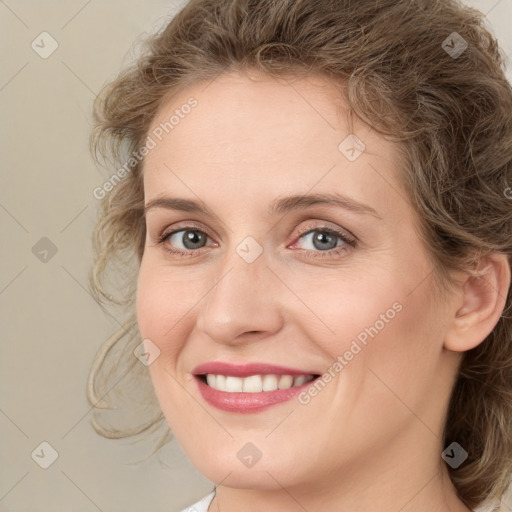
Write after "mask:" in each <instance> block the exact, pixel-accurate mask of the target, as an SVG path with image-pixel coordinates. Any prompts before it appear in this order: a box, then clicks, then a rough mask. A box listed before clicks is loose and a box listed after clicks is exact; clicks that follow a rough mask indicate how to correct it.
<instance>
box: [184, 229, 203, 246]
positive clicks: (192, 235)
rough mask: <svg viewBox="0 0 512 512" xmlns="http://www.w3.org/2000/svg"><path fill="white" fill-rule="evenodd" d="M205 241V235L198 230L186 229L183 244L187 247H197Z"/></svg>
mask: <svg viewBox="0 0 512 512" xmlns="http://www.w3.org/2000/svg"><path fill="white" fill-rule="evenodd" d="M203 242H204V237H203V235H202V233H199V232H198V231H186V232H185V233H184V235H183V245H184V246H185V247H186V248H187V249H197V248H198V247H201V244H202V243H203Z"/></svg>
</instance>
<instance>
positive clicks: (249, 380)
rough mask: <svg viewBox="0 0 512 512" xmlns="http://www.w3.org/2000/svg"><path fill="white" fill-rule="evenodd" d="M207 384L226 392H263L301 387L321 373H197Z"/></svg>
mask: <svg viewBox="0 0 512 512" xmlns="http://www.w3.org/2000/svg"><path fill="white" fill-rule="evenodd" d="M197 377H198V378H199V379H200V380H201V381H202V382H203V383H204V384H206V385H207V386H209V387H210V388H212V389H215V390H217V391H223V392H226V393H262V392H265V391H277V390H279V389H290V388H294V387H300V386H303V385H304V384H307V383H309V382H311V381H313V380H315V379H316V378H317V377H319V375H316V374H314V375H276V374H258V375H250V376H248V377H235V376H232V375H220V374H219V375H215V374H212V373H207V374H203V375H197Z"/></svg>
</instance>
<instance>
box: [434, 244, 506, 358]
mask: <svg viewBox="0 0 512 512" xmlns="http://www.w3.org/2000/svg"><path fill="white" fill-rule="evenodd" d="M510 279H511V272H510V263H509V261H508V258H507V256H506V255H505V254H501V253H493V254H491V255H488V256H486V257H485V258H484V259H482V260H480V261H479V264H478V267H477V270H476V273H473V274H471V275H467V276H466V278H465V280H464V281H463V282H462V283H461V293H460V294H459V297H461V298H459V302H458V304H456V309H455V314H454V317H453V319H452V322H451V325H450V328H449V329H448V331H447V333H446V335H445V342H444V348H445V349H447V350H451V351H454V352H465V351H467V350H471V349H472V348H475V347H476V346H478V345H479V344H480V343H482V342H483V341H484V340H485V338H486V337H487V336H488V335H489V334H490V333H491V332H492V330H493V329H494V327H495V326H496V324H497V323H498V321H499V319H500V316H501V315H502V313H503V310H504V308H505V303H506V297H507V293H508V290H509V287H510Z"/></svg>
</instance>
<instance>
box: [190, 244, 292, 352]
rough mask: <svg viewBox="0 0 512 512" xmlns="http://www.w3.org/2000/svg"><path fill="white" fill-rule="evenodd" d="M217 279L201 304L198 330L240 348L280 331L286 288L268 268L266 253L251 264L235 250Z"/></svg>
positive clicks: (220, 341)
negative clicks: (282, 301) (242, 345)
mask: <svg viewBox="0 0 512 512" xmlns="http://www.w3.org/2000/svg"><path fill="white" fill-rule="evenodd" d="M213 269H215V270H214V271H215V274H216V275H217V276H220V277H219V278H217V279H216V280H215V282H214V283H212V284H211V285H210V286H213V287H212V288H211V289H210V291H209V292H208V293H207V295H206V296H205V298H204V299H203V301H201V303H200V309H199V312H198V317H197V321H196V322H197V327H198V329H199V330H201V331H203V332H204V333H206V334H207V335H208V336H209V337H211V338H212V339H213V340H214V341H216V342H217V343H223V344H228V345H240V344H244V343H248V342H250V341H256V340H260V339H263V338H266V337H268V336H271V335H273V334H275V333H276V332H278V331H279V330H280V329H281V328H282V323H283V314H282V313H283V312H282V308H281V304H282V303H281V299H282V298H285V297H284V295H285V294H286V289H285V288H284V286H283V285H282V283H280V281H279V280H278V279H277V278H276V276H275V274H274V273H273V272H272V271H271V270H270V269H269V268H268V267H267V261H266V258H265V252H263V253H262V254H261V255H260V256H259V257H258V258H257V259H256V260H255V261H253V262H252V263H248V262H246V261H245V260H244V259H243V258H242V257H240V256H239V255H238V254H237V253H236V251H235V250H233V251H232V254H231V255H230V256H229V257H227V258H226V259H225V260H224V264H223V269H222V272H218V267H216V266H215V265H213V266H212V271H213Z"/></svg>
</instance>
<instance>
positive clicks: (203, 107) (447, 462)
mask: <svg viewBox="0 0 512 512" xmlns="http://www.w3.org/2000/svg"><path fill="white" fill-rule="evenodd" d="M482 18H483V16H482V15H481V14H480V13H478V12H477V11H474V10H472V9H469V8H466V7H463V6H462V5H461V4H459V3H458V2H456V1H454V0H440V1H436V2H431V1H427V0H411V1H407V2H404V1H402V0H380V1H376V0H375V1H367V2H351V1H349V0H332V1H325V0H324V1H320V0H229V1H226V2H219V1H218V0H192V1H191V2H189V3H188V4H187V5H186V6H185V7H184V8H183V9H182V10H181V12H179V14H178V15H177V16H176V17H175V18H174V19H173V20H172V21H171V22H170V23H169V24H168V25H167V26H166V27H165V29H164V30H163V31H162V32H161V33H159V34H157V35H155V36H153V37H152V38H151V39H149V41H148V49H147V52H146V54H145V55H144V56H142V57H140V59H139V60H138V61H137V62H136V63H135V65H134V66H132V67H131V68H129V69H127V70H125V71H124V72H123V73H122V74H121V75H120V76H119V77H118V78H117V79H116V80H115V81H114V82H112V83H111V84H109V85H108V86H107V87H106V88H105V89H104V91H103V93H102V95H100V97H99V98H98V99H97V102H96V105H95V114H96V130H95V132H94V134H93V138H92V143H93V148H94V150H95V151H96V152H98V153H102V154H104V155H106V156H110V157H112V158H113V162H114V163H115V165H116V166H117V168H118V171H117V172H116V173H115V174H114V175H112V177H111V179H110V180H109V182H108V183H109V186H108V187H106V188H105V190H104V191H103V192H102V194H101V195H102V197H103V199H102V207H103V209H102V212H101V217H100V219H99V222H98V226H97V229H96V232H95V246H96V250H97V260H96V265H95V267H94V269H93V272H92V287H93V290H94V291H95V293H96V294H97V297H99V298H103V299H105V300H111V301H115V300H116V299H113V298H112V297H111V296H110V292H109V291H107V290H106V288H105V287H104V286H103V284H102V277H103V276H104V275H105V274H108V273H109V272H108V271H107V270H108V266H107V265H108V263H109V262H110V263H112V264H114V265H115V264H117V263H118V262H119V261H123V260H122V259H120V258H121V256H123V257H127V260H126V261H128V264H129V262H130V261H136V265H137V271H136V273H134V272H133V270H130V267H129V266H128V270H127V271H126V274H125V276H124V277H125V278H126V279H128V280H131V281H130V282H133V278H134V276H135V275H138V280H137V289H136V294H135V293H134V290H133V289H130V288H129V287H128V288H126V287H125V288H124V294H125V300H124V304H126V307H127V311H128V312H130V311H134V310H135V311H136V320H137V323H136V324H130V323H129V324H128V325H131V326H132V327H131V329H129V330H128V336H125V335H126V333H125V332H121V333H119V334H118V335H116V336H114V337H113V338H112V339H111V340H109V342H108V344H107V346H106V347H105V348H104V350H103V351H101V353H100V354H99V355H98V360H97V361H96V363H95V366H94V368H93V370H92V372H91V380H90V386H89V395H90V400H91V403H92V404H96V405H98V396H99V392H98V389H99V386H100V384H99V383H98V382H97V381H98V379H99V377H98V375H99V372H100V370H101V369H103V370H105V369H106V370H107V373H108V370H109V365H110V364H111V363H109V362H108V357H106V356H107V355H108V354H109V353H110V351H111V350H112V347H115V346H118V345H119V343H120V341H121V340H122V339H129V340H130V341H129V343H130V344H132V346H131V348H130V347H127V346H123V350H122V351H121V352H120V356H121V357H122V358H124V359H122V361H126V364H130V361H131V364H132V366H133V364H136V363H138V361H136V363H134V362H133V361H134V359H135V358H134V357H133V354H132V352H133V351H135V354H136V355H137V356H138V357H139V359H140V360H142V362H143V363H144V365H140V364H139V368H143V369H144V371H146V370H147V368H149V374H150V377H151V381H152V384H153V387H154V391H155V395H156V397H157V399H158V405H159V408H160V409H161V413H160V410H159V411H157V413H156V416H155V417H154V418H152V419H149V420H148V421H147V422H145V423H144V424H143V425H141V426H140V427H139V428H138V429H134V430H132V431H130V432H128V434H133V433H136V432H143V431H145V430H151V429H152V428H154V427H155V425H157V424H159V422H161V421H163V420H164V419H165V421H166V422H167V424H168V426H169V427H170V430H171V431H172V433H173V435H174V436H175V437H176V438H177V440H178V441H179V442H180V444H181V445H182V447H183V448H184V450H185V452H186V453H187V455H188V457H189V458H190V460H191V461H192V463H193V464H194V465H195V466H196V467H197V468H198V469H199V471H200V472H201V473H202V474H203V475H204V476H205V477H206V478H208V479H209V480H211V481H212V482H214V483H215V489H214V492H212V493H211V494H210V495H209V496H206V497H205V498H204V499H203V500H201V502H198V503H196V504H195V505H193V506H192V507H190V508H189V509H187V510H191V511H192V510H210V511H217V510H218V511H222V512H231V511H234V510H244V511H253V510H254V511H256V510H268V511H278V510H279V511H290V512H291V511H299V510H309V511H313V510H327V511H344V510H347V511H348V510H365V511H374V510H375V511H377V510H378V511H379V512H387V511H397V510H402V511H416V512H418V511H427V510H428V511H433V510H436V511H449V510H450V511H457V512H459V511H460V512H462V511H466V512H467V511H469V510H474V509H475V508H476V507H485V506H490V505H492V503H493V501H492V500H494V503H496V504H498V502H499V501H500V500H501V499H502V497H503V494H504V492H505V489H506V488H507V486H508V484H509V482H510V475H511V470H512V466H511V460H512V436H511V433H512V399H511V397H512V343H511V331H512V328H511V326H512V319H511V315H510V308H511V300H512V296H511V289H510V281H511V257H512V208H511V201H510V194H509V193H507V191H508V190H510V188H509V187H510V183H512V92H511V88H510V85H509V84H508V82H507V81H506V79H505V76H504V73H503V70H502V57H501V54H500V52H499V49H498V47H497V44H496V41H495V39H494V38H493V37H492V36H491V35H490V33H489V32H488V31H487V29H486V28H485V27H484V23H483V20H482ZM130 258H131V259H130ZM121 290H122V288H121ZM135 298H136V301H134V299H135ZM117 302H120V303H123V300H122V297H121V298H118V299H117ZM141 340H144V341H143V342H142V343H141ZM117 364H118V361H116V366H117ZM120 367H122V365H120ZM96 427H97V429H98V431H99V432H100V433H103V434H104V435H107V436H115V435H118V436H121V435H124V434H123V433H117V434H116V433H115V432H110V431H108V429H106V428H105V427H102V426H101V425H100V424H97V425H96ZM162 442H165V440H164V441H162ZM504 506H506V505H504ZM505 510H506V509H505Z"/></svg>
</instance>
